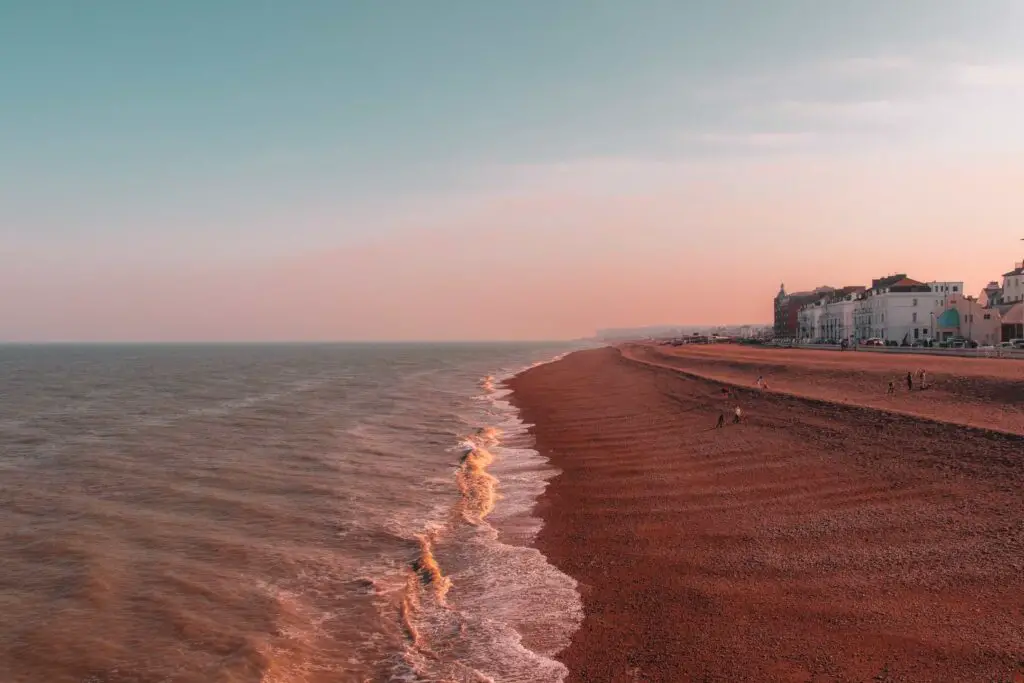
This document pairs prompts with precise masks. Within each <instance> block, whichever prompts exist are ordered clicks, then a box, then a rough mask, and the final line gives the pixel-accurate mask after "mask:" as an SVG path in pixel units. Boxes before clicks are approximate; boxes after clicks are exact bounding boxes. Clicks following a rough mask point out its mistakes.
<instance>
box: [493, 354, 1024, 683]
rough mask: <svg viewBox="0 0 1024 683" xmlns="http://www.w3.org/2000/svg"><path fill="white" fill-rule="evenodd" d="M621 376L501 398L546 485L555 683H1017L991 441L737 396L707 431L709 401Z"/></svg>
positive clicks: (1012, 529)
mask: <svg viewBox="0 0 1024 683" xmlns="http://www.w3.org/2000/svg"><path fill="white" fill-rule="evenodd" d="M641 363H642V361H638V360H631V359H629V358H627V357H625V356H624V355H623V354H622V353H621V352H620V350H618V349H615V348H610V347H607V348H604V349H597V350H589V351H582V352H577V353H574V354H571V355H569V356H567V357H565V358H563V359H562V360H560V361H557V362H554V363H551V364H547V365H542V366H538V367H535V368H531V369H529V370H527V371H525V372H523V373H520V374H519V375H516V376H515V377H513V378H511V379H510V380H508V381H507V386H509V387H510V388H511V389H512V394H511V396H510V397H509V398H510V400H511V403H512V404H513V405H514V406H515V407H516V408H517V410H518V411H519V413H520V416H521V418H522V420H523V421H524V422H525V423H527V424H529V425H532V427H531V428H530V432H531V434H532V435H533V437H534V441H535V448H536V450H537V452H538V453H540V454H541V455H542V456H544V457H545V458H547V459H548V460H549V461H550V462H551V464H552V466H553V467H555V468H557V469H558V470H559V471H560V474H558V475H557V476H555V477H554V478H553V479H551V480H550V482H549V485H548V488H547V489H546V490H545V492H544V493H543V494H542V495H541V496H540V498H539V499H538V502H537V506H536V509H535V514H536V515H537V516H539V517H540V518H541V519H543V521H544V526H543V527H542V529H541V531H540V533H539V534H538V537H537V539H536V542H535V545H536V547H537V548H538V549H539V550H540V551H541V552H542V553H543V554H544V555H545V556H546V557H547V558H548V560H549V561H550V562H551V563H552V564H553V565H554V566H555V567H557V568H558V569H559V570H560V571H562V572H564V573H566V574H568V575H569V576H571V577H572V578H573V579H575V580H576V581H577V582H578V584H579V592H580V594H581V596H582V599H583V604H584V620H583V623H582V624H581V627H580V628H579V629H578V630H577V631H576V633H575V634H574V635H573V637H572V642H571V643H570V645H569V646H568V647H567V648H566V649H564V650H563V651H562V652H561V653H560V654H559V655H558V659H559V660H560V661H562V662H563V663H564V664H565V665H566V666H567V667H568V669H569V671H570V675H569V678H568V680H570V681H576V680H664V681H686V680H709V681H719V680H721V681H742V680H763V681H774V680H779V681H807V680H873V677H877V676H880V675H881V676H890V678H888V679H886V678H884V677H883V678H879V679H876V680H894V681H895V680H914V681H926V680H988V679H989V678H994V679H995V680H1015V679H1014V678H1013V676H1014V675H1015V674H1018V675H1020V676H1021V677H1024V669H1022V667H1024V635H1021V634H1020V633H1018V631H1019V623H1020V621H1021V618H1022V616H1024V597H1022V596H1024V579H1022V570H1024V561H1022V557H1024V555H1022V550H1024V512H1022V511H1021V506H1020V503H1019V492H1020V490H1021V485H1022V484H1024V474H1022V467H1021V461H1020V457H1019V455H1018V456H1017V457H1014V455H1016V453H1017V451H1019V448H1020V440H1021V439H1020V436H1019V434H1018V433H1017V432H1016V431H1015V430H1014V429H1013V428H1012V427H1011V428H1010V429H1009V430H1007V431H1002V430H1000V432H998V433H997V432H991V431H988V432H985V431H977V430H972V429H969V428H967V427H963V426H957V425H953V424H948V423H946V422H944V421H934V418H931V419H929V418H926V417H923V416H916V415H909V414H901V413H895V412H882V411H880V410H876V409H874V408H873V407H871V406H859V405H856V404H842V403H827V402H822V401H820V400H816V397H807V398H801V397H798V396H792V395H787V394H784V393H781V392H770V393H767V392H766V393H760V392H758V391H757V390H754V389H746V390H742V389H741V390H740V391H738V392H736V393H737V394H739V395H741V397H740V401H741V402H743V403H744V411H745V413H746V418H745V424H741V425H739V426H732V425H729V426H728V427H727V429H725V430H722V431H716V430H712V429H710V428H711V427H712V426H713V424H714V420H715V417H717V415H718V414H719V412H727V408H728V406H726V405H724V404H723V399H722V397H721V393H720V389H721V386H722V385H721V383H719V382H716V381H714V380H711V379H705V378H701V377H697V376H693V375H685V374H680V369H679V368H673V367H667V366H658V365H643V364H641ZM837 382H838V380H837ZM937 395H938V394H936V396H937ZM928 399H929V400H931V401H934V400H937V399H935V397H934V396H928ZM982 429H984V428H982ZM1014 563H1016V564H1014ZM978 610H980V611H978ZM998 676H1002V677H1003V678H998Z"/></svg>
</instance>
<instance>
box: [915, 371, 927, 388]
mask: <svg viewBox="0 0 1024 683" xmlns="http://www.w3.org/2000/svg"><path fill="white" fill-rule="evenodd" d="M927 381H928V376H927V375H926V374H925V371H924V368H921V372H919V373H917V388H918V389H924V385H925V383H926V382H927Z"/></svg>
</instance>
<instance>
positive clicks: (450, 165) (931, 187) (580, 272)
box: [0, 0, 1024, 341]
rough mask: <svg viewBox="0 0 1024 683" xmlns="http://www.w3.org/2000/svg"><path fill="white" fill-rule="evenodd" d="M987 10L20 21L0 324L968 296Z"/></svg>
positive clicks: (1023, 105)
mask: <svg viewBox="0 0 1024 683" xmlns="http://www.w3.org/2000/svg"><path fill="white" fill-rule="evenodd" d="M986 2H987V4H986V3H982V4H984V5H985V7H986V9H985V11H982V10H981V9H977V11H975V9H976V8H975V6H974V5H970V6H968V5H966V4H964V5H960V6H957V7H954V6H953V4H950V5H949V6H947V5H946V4H941V5H940V4H934V3H932V4H928V5H915V3H906V4H895V3H890V2H881V0H866V1H865V3H858V4H857V5H856V6H855V7H856V10H857V11H848V9H844V8H842V7H839V6H832V5H826V4H824V3H823V4H822V5H821V7H820V9H819V10H815V11H813V12H807V11H806V8H807V5H806V3H803V4H801V3H799V2H796V1H795V0H792V1H791V0H779V2H778V3H777V4H773V8H772V10H771V11H767V10H765V9H764V7H765V6H764V5H760V4H757V3H751V4H749V6H748V11H746V12H740V13H736V12H730V11H727V8H718V7H717V6H715V7H711V6H708V5H706V4H704V3H700V4H693V3H690V4H688V3H678V4H671V7H670V6H667V5H666V6H660V5H659V6H658V7H657V8H655V7H654V6H650V7H648V8H647V10H646V11H645V12H633V11H631V10H629V8H628V7H627V5H626V4H622V6H621V7H619V6H617V5H615V4H610V5H609V6H607V7H603V6H602V7H603V9H602V10H601V11H593V7H592V6H590V5H588V4H586V3H582V4H580V5H579V6H578V7H577V8H576V10H574V11H572V12H570V11H569V9H568V8H569V6H570V5H571V3H569V4H567V5H566V8H565V10H566V11H565V12H564V16H563V14H561V13H557V14H553V13H551V12H550V11H549V10H548V9H545V7H546V6H542V5H540V4H536V5H535V4H533V3H530V2H524V3H522V4H518V3H517V4H515V6H511V5H510V6H508V7H505V8H503V9H500V11H499V9H497V8H493V9H491V10H486V11H485V10H484V9H482V8H480V7H479V6H478V5H475V4H465V5H460V6H459V9H458V11H456V9H455V7H454V6H453V10H452V13H451V15H443V16H442V15H437V14H436V13H433V14H432V13H430V12H425V11H423V12H421V11H419V10H416V11H414V10H413V9H410V10H409V12H410V16H405V15H395V14H393V13H387V12H378V11H376V10H374V11H370V10H366V12H363V13H360V12H354V11H350V10H344V9H342V8H341V6H340V5H339V6H338V7H333V8H332V7H328V6H325V7H323V8H320V9H318V10H316V11H314V10H313V9H309V8H305V9H300V8H293V9H285V8H284V6H282V8H281V9H280V10H274V12H271V13H270V14H267V13H264V14H260V13H251V14H245V15H244V16H243V15H238V14H232V13H227V12H222V11H220V10H216V11H215V9H214V8H205V9H204V7H203V6H199V5H196V6H193V7H192V8H191V9H189V10H187V11H186V9H182V8H179V7H178V6H177V5H174V6H167V7H164V8H162V9H161V10H159V12H160V13H162V14H161V15H160V16H150V14H148V13H149V12H150V11H151V9H146V8H143V7H141V6H140V7H138V8H135V9H131V10H128V9H124V8H122V9H124V12H125V14H123V15H122V14H118V16H116V17H113V16H112V17H108V19H110V21H106V20H104V21H100V19H97V20H96V21H97V23H96V26H94V27H93V29H95V30H94V31H81V30H80V27H79V26H78V23H77V20H76V19H75V17H74V16H70V15H69V16H67V17H64V18H63V19H62V18H61V16H60V15H59V14H53V13H45V12H42V13H36V12H35V11H34V10H32V9H31V8H28V6H26V8H27V9H25V10H24V11H20V12H18V13H17V14H15V15H12V16H11V17H9V18H8V19H9V21H7V22H6V26H7V30H8V33H9V35H6V34H3V32H2V31H0V38H4V37H5V35H6V39H5V40H4V41H3V44H4V45H5V46H6V47H5V49H6V50H7V51H8V52H11V53H12V54H11V55H10V56H11V57H12V58H11V59H10V60H8V61H7V62H6V63H9V64H17V65H20V66H18V67H15V73H14V75H15V78H14V79H13V80H12V81H11V83H12V86H11V87H10V88H7V89H6V90H4V92H3V93H2V94H0V112H2V113H0V124H3V125H0V148H2V149H4V150H5V153H4V154H3V155H2V156H0V180H2V181H3V182H2V183H0V288H2V291H3V292H4V296H3V297H0V340H9V341H76V340H81V341H104V340H112V341H204V340H209V341H231V340H484V339H505V340H518V339H557V338H576V337H582V336H589V335H591V334H593V333H594V331H595V330H596V329H599V328H607V327H637V326H645V325H663V324H724V323H741V322H750V323H757V322H769V321H770V320H771V316H772V309H771V300H772V298H773V296H774V295H775V293H776V292H777V291H778V287H779V284H780V283H782V282H784V283H785V285H786V287H787V289H789V290H791V291H793V290H800V289H810V288H813V287H816V286H819V285H826V284H827V285H833V286H842V285H856V284H867V283H869V282H870V280H871V279H872V278H876V277H881V276H884V275H887V274H892V273H896V272H905V273H907V274H908V275H909V276H911V277H913V278H916V279H919V280H923V281H928V280H963V281H964V282H965V284H966V289H967V291H968V292H977V291H979V290H980V289H981V287H982V286H984V285H985V284H986V283H987V282H989V281H990V280H995V279H998V278H999V276H1000V274H1001V273H1003V272H1005V271H1007V270H1009V269H1011V268H1012V267H1013V264H1014V262H1016V261H1020V260H1021V259H1024V242H1021V241H1020V239H1021V238H1024V191H1022V188H1024V125H1022V124H1021V121H1022V120H1024V49H1022V48H1021V41H1020V40H1019V38H1020V36H1019V27H1020V26H1021V25H1024V7H1022V6H1021V5H1020V4H1019V3H1011V2H1001V1H1000V0H986ZM456 4H458V3H456ZM850 7H854V5H850ZM913 7H917V9H913ZM924 7H927V8H928V9H927V11H923V9H922V8H924ZM972 8H975V9H972ZM152 11H156V10H152ZM268 12H269V10H268ZM196 13H199V14H202V17H203V22H202V23H203V25H204V26H206V27H207V29H208V31H207V30H206V29H204V31H192V32H189V31H183V32H173V33H166V34H164V33H161V32H162V31H166V30H168V29H166V28H165V27H167V26H173V25H178V23H181V22H184V23H183V24H181V25H192V23H194V22H195V17H196ZM492 13H496V15H495V16H491V14H492ZM271 14H273V16H271ZM164 15H166V16H164ZM321 15H323V16H321ZM328 15H329V16H328ZM370 15H373V16H370ZM413 15H415V16H413ZM498 15H500V16H498ZM115 19H116V21H115ZM175 22H178V23H175ZM425 22H426V23H429V25H430V26H431V27H432V28H431V30H430V31H425V30H424V28H423V27H424V26H425V25H426V23H425ZM221 29H223V31H222V30H221ZM438 36H441V37H443V38H446V40H441V42H438V38H437V37H438ZM142 38H146V39H147V40H148V39H150V38H152V39H159V40H161V41H162V42H161V43H160V44H161V45H162V46H163V48H162V49H161V50H149V49H148V48H147V49H142V48H141V47H140V46H141V45H144V44H145V45H148V43H146V42H145V41H142V42H141V43H140V42H139V41H140V40H142ZM524 45H530V46H532V47H531V49H530V50H524V49H523V46H524ZM367 64H372V65H374V68H373V69H370V68H368V67H367V66H366V65H367Z"/></svg>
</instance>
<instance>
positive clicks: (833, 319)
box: [797, 287, 866, 342]
mask: <svg viewBox="0 0 1024 683" xmlns="http://www.w3.org/2000/svg"><path fill="white" fill-rule="evenodd" d="M865 289H866V288H865V287H843V288H842V289H837V290H834V291H832V292H829V293H827V294H825V295H823V296H822V297H821V298H820V299H817V300H816V301H813V302H811V303H809V304H807V305H805V306H804V307H803V308H801V309H800V312H799V314H798V315H797V318H798V320H799V322H800V330H801V336H802V337H803V338H804V339H806V340H815V339H825V340H828V341H834V342H841V341H843V340H851V339H853V338H854V337H855V334H854V332H855V329H854V310H855V309H856V307H857V302H858V300H859V298H860V296H861V295H862V294H863V292H864V290H865Z"/></svg>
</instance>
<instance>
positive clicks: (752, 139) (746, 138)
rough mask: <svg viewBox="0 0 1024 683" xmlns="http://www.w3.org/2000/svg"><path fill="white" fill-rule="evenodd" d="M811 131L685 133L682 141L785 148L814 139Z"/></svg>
mask: <svg viewBox="0 0 1024 683" xmlns="http://www.w3.org/2000/svg"><path fill="white" fill-rule="evenodd" d="M814 138H815V134H814V133H811V132H796V133H787V132H749V133H746V132H742V133H718V132H703V133H685V134H684V135H683V136H682V137H681V140H682V142H688V143H698V144H708V145H722V146H730V147H752V148H760V149H784V148H790V147H794V146H797V145H801V144H804V143H807V142H810V141H812V140H813V139H814Z"/></svg>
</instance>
